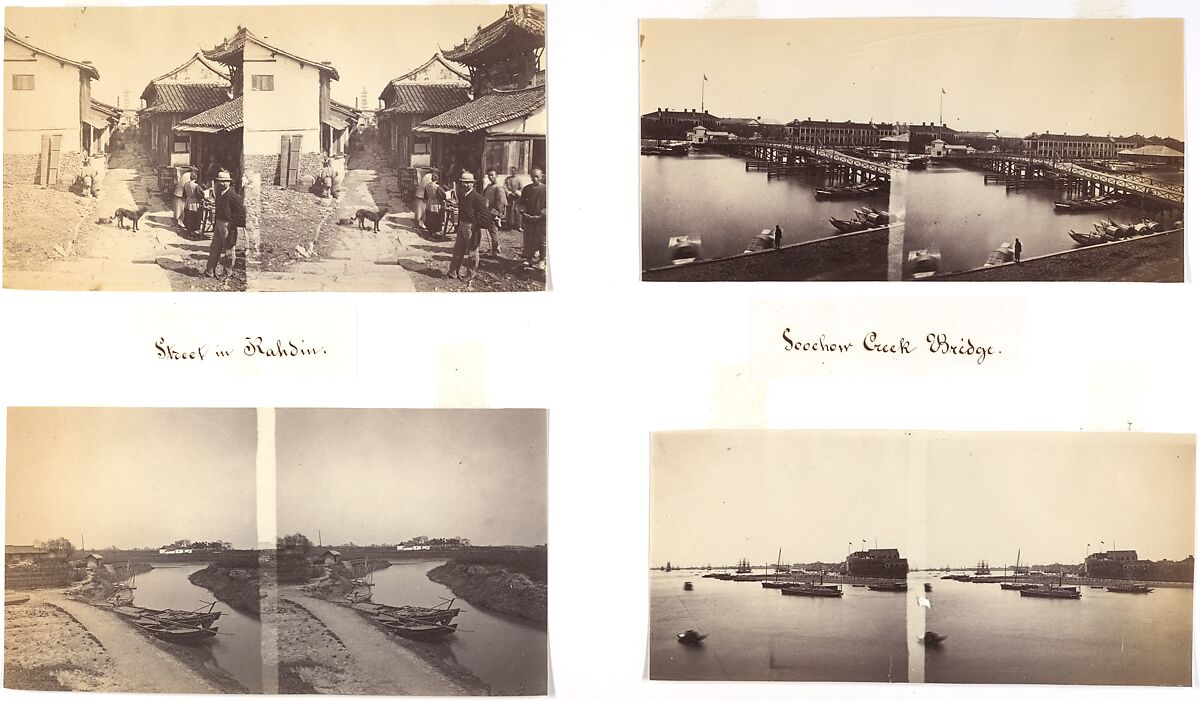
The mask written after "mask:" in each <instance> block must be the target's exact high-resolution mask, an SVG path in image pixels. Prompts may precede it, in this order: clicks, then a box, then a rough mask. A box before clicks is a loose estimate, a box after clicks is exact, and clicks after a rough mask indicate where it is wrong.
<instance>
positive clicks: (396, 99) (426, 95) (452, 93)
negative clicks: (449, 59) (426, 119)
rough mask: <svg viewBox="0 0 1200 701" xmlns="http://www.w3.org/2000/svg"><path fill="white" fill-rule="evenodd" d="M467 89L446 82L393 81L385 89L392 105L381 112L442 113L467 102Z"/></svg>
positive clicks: (388, 101) (386, 100)
mask: <svg viewBox="0 0 1200 701" xmlns="http://www.w3.org/2000/svg"><path fill="white" fill-rule="evenodd" d="M467 90H468V88H467V87H466V86H462V85H447V84H445V83H392V84H391V85H389V86H388V88H387V90H385V91H384V94H385V95H387V99H385V102H386V103H388V104H390V105H391V106H390V107H388V108H387V109H384V110H381V111H380V114H441V113H443V112H448V111H450V110H452V109H454V108H455V107H458V106H460V105H463V104H465V103H466V102H467Z"/></svg>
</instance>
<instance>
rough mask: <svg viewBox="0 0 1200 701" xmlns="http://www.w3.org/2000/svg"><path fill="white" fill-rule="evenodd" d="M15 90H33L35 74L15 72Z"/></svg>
mask: <svg viewBox="0 0 1200 701" xmlns="http://www.w3.org/2000/svg"><path fill="white" fill-rule="evenodd" d="M13 90H33V76H32V75H18V74H16V73H14V74H13Z"/></svg>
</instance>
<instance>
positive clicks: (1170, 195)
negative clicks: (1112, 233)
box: [972, 153, 1183, 204]
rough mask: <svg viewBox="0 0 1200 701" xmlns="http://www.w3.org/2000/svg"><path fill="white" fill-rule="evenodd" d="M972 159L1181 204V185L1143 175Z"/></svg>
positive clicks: (982, 155) (1058, 164) (1005, 156)
mask: <svg viewBox="0 0 1200 701" xmlns="http://www.w3.org/2000/svg"><path fill="white" fill-rule="evenodd" d="M972 157H974V158H980V159H986V158H990V159H993V160H1005V161H1016V162H1019V163H1036V164H1038V165H1041V166H1046V167H1048V168H1053V169H1054V170H1057V171H1059V172H1062V173H1067V174H1069V175H1077V176H1079V177H1083V178H1088V179H1089V180H1095V181H1096V182H1101V183H1105V184H1106V185H1114V186H1116V187H1120V188H1124V189H1126V190H1130V191H1132V192H1137V193H1140V194H1144V195H1153V196H1155V197H1158V198H1160V199H1163V200H1166V201H1168V202H1176V203H1179V204H1183V185H1177V184H1175V183H1167V182H1163V181H1161V180H1155V179H1154V178H1148V177H1146V176H1144V175H1138V174H1136V173H1105V172H1103V171H1099V170H1092V169H1091V168H1084V167H1083V166H1081V165H1079V164H1077V163H1073V162H1071V161H1055V160H1051V159H1048V158H1030V157H1028V156H1018V155H1012V154H998V153H976V154H972Z"/></svg>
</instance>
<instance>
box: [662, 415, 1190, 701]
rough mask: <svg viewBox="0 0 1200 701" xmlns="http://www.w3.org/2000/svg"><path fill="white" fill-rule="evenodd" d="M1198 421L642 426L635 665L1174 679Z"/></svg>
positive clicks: (850, 676) (1186, 678)
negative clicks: (831, 427)
mask: <svg viewBox="0 0 1200 701" xmlns="http://www.w3.org/2000/svg"><path fill="white" fill-rule="evenodd" d="M1195 461H1196V442H1195V437H1194V436H1179V435H1167V434H1125V433H1083V434H1079V433H1072V434H1061V433H949V432H946V433H937V432H928V433H923V432H916V433H909V432H881V431H879V432H851V431H768V430H759V431H750V430H746V431H694V432H668V433H658V434H654V435H653V437H652V450H651V499H650V511H651V514H650V557H651V572H650V631H649V640H650V642H649V659H650V678H651V679H668V680H771V681H784V680H788V681H795V680H804V681H893V682H933V683H970V684H1076V685H1080V684H1090V685H1110V686H1149V685H1155V686H1189V685H1190V684H1191V680H1192V588H1193V582H1194V575H1195V572H1194V570H1195V559H1194V548H1195V543H1194V528H1195V496H1194V495H1195Z"/></svg>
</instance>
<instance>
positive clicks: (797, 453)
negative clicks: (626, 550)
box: [650, 431, 908, 567]
mask: <svg viewBox="0 0 1200 701" xmlns="http://www.w3.org/2000/svg"><path fill="white" fill-rule="evenodd" d="M902 436H903V434H900V433H874V434H869V433H856V432H826V433H817V432H792V431H696V432H683V433H658V434H655V435H654V437H653V439H652V446H653V460H652V467H651V476H650V482H651V491H650V564H651V565H652V566H654V567H659V566H662V565H663V564H665V563H666V562H667V561H668V560H669V561H671V563H672V564H676V565H679V564H682V565H706V564H709V563H711V564H713V565H714V566H715V565H718V564H721V565H729V564H733V563H735V562H736V561H737V560H739V559H740V558H743V557H744V558H748V559H749V560H750V561H751V562H752V563H755V564H764V563H767V562H771V563H773V562H775V560H776V558H777V556H778V553H779V549H780V548H782V549H783V561H784V562H815V561H818V560H820V561H823V562H840V561H841V560H844V559H845V558H846V551H847V547H848V544H849V543H853V544H854V545H853V547H854V549H856V550H857V549H860V548H862V547H863V542H862V541H863V540H864V539H865V540H867V543H866V545H867V546H869V547H875V544H876V539H878V545H879V547H881V548H899V549H900V553H901V555H905V554H906V550H907V548H906V538H907V528H908V523H907V506H908V493H907V485H908V482H907V466H908V456H907V453H906V451H905V448H904V444H903V442H902Z"/></svg>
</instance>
